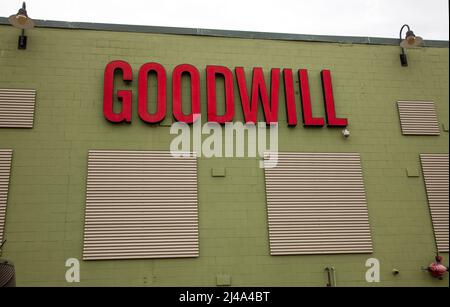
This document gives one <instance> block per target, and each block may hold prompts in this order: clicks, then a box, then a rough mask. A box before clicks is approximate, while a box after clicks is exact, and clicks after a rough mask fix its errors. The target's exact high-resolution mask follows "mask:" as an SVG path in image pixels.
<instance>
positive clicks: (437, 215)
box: [420, 154, 448, 253]
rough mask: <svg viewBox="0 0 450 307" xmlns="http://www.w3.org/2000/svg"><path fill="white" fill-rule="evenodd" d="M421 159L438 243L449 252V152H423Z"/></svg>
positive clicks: (443, 249)
mask: <svg viewBox="0 0 450 307" xmlns="http://www.w3.org/2000/svg"><path fill="white" fill-rule="evenodd" d="M420 161H421V163H422V170H423V177H424V179H425V187H426V190H427V195H428V205H429V206H430V212H431V218H432V221H433V228H434V235H435V237H436V245H437V248H438V250H439V252H447V253H448V154H421V155H420Z"/></svg>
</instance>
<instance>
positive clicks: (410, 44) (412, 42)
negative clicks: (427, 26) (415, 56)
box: [400, 25, 423, 66]
mask: <svg viewBox="0 0 450 307" xmlns="http://www.w3.org/2000/svg"><path fill="white" fill-rule="evenodd" d="M404 28H407V29H408V31H406V36H405V39H403V38H402V32H403V29H404ZM422 42H423V39H422V38H421V37H420V36H416V35H415V34H414V32H413V31H411V28H410V27H409V26H408V25H403V26H402V27H401V29H400V47H401V48H402V53H401V54H400V63H401V64H402V66H408V58H407V57H406V52H405V49H406V48H415V47H420V45H422Z"/></svg>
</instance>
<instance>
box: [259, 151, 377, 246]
mask: <svg viewBox="0 0 450 307" xmlns="http://www.w3.org/2000/svg"><path fill="white" fill-rule="evenodd" d="M268 155H269V154H267V155H266V156H265V159H266V160H265V162H266V161H267V163H270V162H268V161H270V160H268V158H269V156H268ZM265 179H266V195H267V211H268V222H269V240H270V253H271V255H296V254H342V253H371V252H372V239H371V233H370V226H369V218H368V211H367V205H366V196H365V190H364V182H363V176H362V170H361V162H360V156H359V154H356V153H287V152H283V153H278V163H277V166H276V167H274V168H266V169H265Z"/></svg>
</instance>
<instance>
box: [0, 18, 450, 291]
mask: <svg viewBox="0 0 450 307" xmlns="http://www.w3.org/2000/svg"><path fill="white" fill-rule="evenodd" d="M18 35H19V30H17V29H14V28H12V27H10V26H0V72H1V73H0V88H33V89H36V90H37V101H36V112H35V121H34V128H33V129H1V130H0V148H11V149H13V163H12V173H11V181H10V189H9V198H8V207H7V216H6V229H5V238H6V239H7V242H6V244H5V246H4V249H3V252H2V255H1V257H2V258H7V259H9V260H11V261H13V262H14V264H15V266H16V273H17V285H19V286H50V285H52V286H54V285H56V286H79V285H81V286H99V285H106V286H125V285H131V286H215V285H216V276H217V275H224V274H225V275H230V276H231V280H232V285H233V286H325V285H326V282H327V279H326V274H325V271H324V268H325V267H326V266H334V267H335V268H336V279H337V283H338V286H448V277H446V278H445V279H444V280H443V281H439V280H436V279H433V278H432V277H430V276H429V274H428V273H425V272H422V271H421V266H426V265H428V264H429V263H430V262H432V261H433V259H434V255H435V253H436V244H435V239H434V235H433V229H432V224H431V217H430V213H429V209H428V203H427V197H426V191H425V185H424V180H423V176H422V173H421V166H420V160H419V154H420V153H448V146H449V136H448V132H445V131H443V130H442V129H441V135H440V136H431V137H430V136H403V135H402V134H401V130H400V123H399V118H398V111H397V107H396V101H397V100H428V101H434V102H435V104H436V108H437V113H438V118H439V123H440V124H447V125H448V114H449V97H448V95H449V79H448V59H449V53H448V48H431V47H426V48H420V49H414V50H408V60H409V67H401V66H400V60H399V52H400V48H399V47H398V46H389V45H363V44H339V43H319V42H295V41H281V40H258V39H239V38H220V37H201V36H187V35H186V36H181V35H165V34H151V33H125V32H108V31H91V30H70V29H50V28H35V29H32V30H29V31H27V35H28V48H27V50H17V37H18ZM111 60H124V61H127V62H129V63H130V64H131V66H132V67H133V82H132V83H131V84H130V85H125V84H123V83H122V82H120V81H117V88H121V89H132V90H133V122H132V123H131V124H130V125H126V124H119V125H117V124H116V125H115V124H111V123H109V122H107V121H106V120H105V118H104V117H103V114H102V103H103V72H104V68H105V65H106V64H107V63H108V62H110V61H111ZM146 62H158V63H160V64H162V65H164V66H165V68H166V70H167V72H168V112H171V85H170V84H171V72H172V70H173V68H174V67H175V66H176V65H178V64H182V63H189V64H192V65H194V66H196V67H197V68H198V69H199V71H200V74H201V104H202V114H203V120H206V73H205V67H206V65H208V64H209V65H223V66H226V67H229V68H230V69H232V70H233V69H234V67H237V66H243V67H244V68H245V69H246V72H247V80H249V78H250V77H251V69H252V68H253V67H263V68H264V71H265V76H266V80H267V81H268V79H269V72H270V68H281V69H282V68H291V69H293V70H294V72H296V71H297V69H300V68H304V69H308V71H309V81H310V88H311V98H312V105H313V112H314V115H315V116H322V117H323V116H324V115H325V111H324V107H323V97H322V90H321V81H320V71H321V70H322V69H330V70H331V73H332V78H333V89H334V96H335V101H336V109H337V114H338V116H340V117H347V118H348V120H349V130H350V131H351V137H350V138H348V139H344V138H343V137H342V135H341V130H340V129H332V128H327V127H323V128H321V129H306V128H304V127H303V126H302V123H301V113H300V111H299V110H300V101H299V99H300V98H299V94H298V89H297V88H298V83H297V81H298V78H297V75H296V74H294V80H295V87H296V104H297V110H298V114H297V115H298V120H299V124H298V126H297V127H295V128H290V127H288V126H287V124H286V114H285V108H284V93H283V90H282V86H283V83H281V84H280V108H279V122H280V126H279V150H280V151H299V152H358V153H360V154H361V161H362V167H363V172H364V173H363V174H364V182H365V188H366V194H367V204H368V211H369V219H370V225H371V230H372V236H373V247H374V252H373V254H369V255H365V254H354V255H351V254H350V255H306V256H305V255H302V256H270V255H269V243H268V228H267V214H266V199H265V187H264V172H263V170H262V169H260V168H259V167H258V165H259V164H258V163H259V158H213V159H206V158H200V159H199V161H198V175H199V176H198V195H199V242H200V257H198V258H186V259H143V260H111V261H82V260H81V259H82V246H83V226H84V209H85V193H86V175H87V154H88V150H90V149H128V150H168V149H169V144H170V141H171V140H172V138H173V136H171V135H170V134H169V129H170V128H169V127H167V126H159V125H156V126H150V125H147V124H145V123H143V122H141V121H140V120H139V118H138V115H137V73H138V70H139V67H140V66H141V65H142V64H144V63H146ZM149 86H150V92H154V90H155V82H154V80H153V79H150V85H149ZM184 86H185V87H184V88H187V87H186V86H187V83H184ZM184 95H185V99H187V98H188V96H187V95H188V91H184ZM235 95H236V97H235V104H236V105H235V110H236V115H235V119H236V120H237V121H240V120H242V118H243V115H242V110H241V107H240V99H239V96H238V91H237V87H236V82H235ZM218 97H219V102H220V101H223V90H222V92H221V88H220V87H219V92H218ZM152 99H153V100H152ZM150 101H151V102H152V104H153V105H152V107H153V108H154V97H153V96H152V98H151V99H150ZM221 108H222V109H221ZM219 111H223V106H222V107H220V106H219ZM260 118H261V119H262V114H260ZM215 167H220V168H226V176H225V177H212V176H211V169H212V168H215ZM407 168H412V169H417V170H419V177H408V176H407V173H406V169H407ZM443 256H444V257H445V258H446V260H445V263H446V264H448V254H443ZM372 257H374V258H377V259H379V260H380V263H381V282H380V283H367V282H366V280H365V273H366V270H367V269H368V268H366V267H365V262H366V260H367V259H368V258H372ZM67 258H78V259H80V261H81V282H80V283H78V284H77V283H67V282H66V280H65V273H66V270H67V268H66V267H65V262H66V259H67ZM394 268H396V269H398V270H400V274H399V275H398V276H393V275H392V274H391V271H392V269H394Z"/></svg>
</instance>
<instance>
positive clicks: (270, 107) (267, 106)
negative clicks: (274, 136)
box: [236, 67, 280, 124]
mask: <svg viewBox="0 0 450 307" xmlns="http://www.w3.org/2000/svg"><path fill="white" fill-rule="evenodd" d="M236 77H237V81H238V87H239V95H240V96H241V103H242V111H243V112H244V118H245V122H246V123H255V124H256V122H257V118H258V100H259V98H261V102H262V105H263V110H264V117H265V119H266V123H267V124H270V123H277V122H278V89H279V87H280V69H279V68H272V70H271V79H270V101H269V95H268V93H267V87H266V82H265V81H264V73H263V70H262V68H260V67H256V68H253V80H252V97H251V102H250V101H249V97H248V92H247V81H246V79H245V72H244V68H243V67H236Z"/></svg>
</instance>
